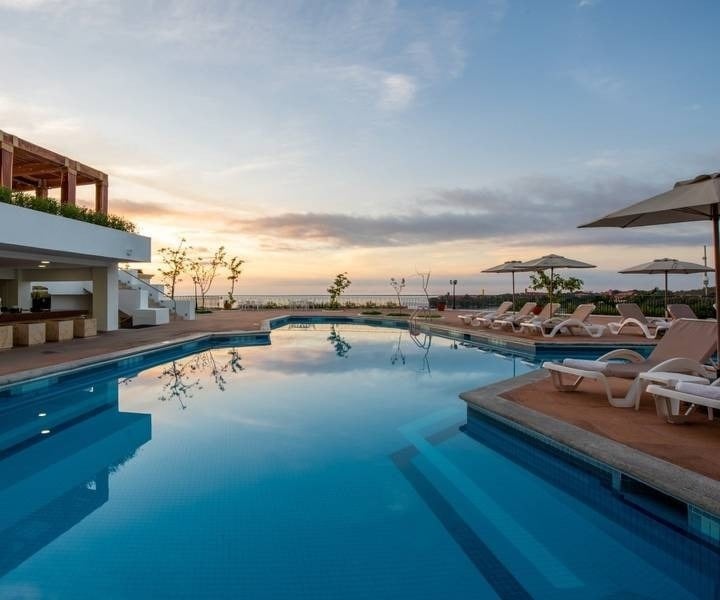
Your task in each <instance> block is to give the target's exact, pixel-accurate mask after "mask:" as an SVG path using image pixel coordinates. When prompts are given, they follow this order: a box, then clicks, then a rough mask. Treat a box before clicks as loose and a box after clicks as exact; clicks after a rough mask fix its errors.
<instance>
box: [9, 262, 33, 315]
mask: <svg viewBox="0 0 720 600" xmlns="http://www.w3.org/2000/svg"><path fill="white" fill-rule="evenodd" d="M5 290H6V293H7V296H6V297H5V298H3V300H2V303H3V305H4V306H10V307H13V306H19V307H20V308H22V309H23V310H30V308H31V307H32V296H31V294H32V281H25V280H23V271H22V270H21V269H18V270H17V271H16V272H15V279H11V280H10V281H8V282H7V284H6V286H5Z"/></svg>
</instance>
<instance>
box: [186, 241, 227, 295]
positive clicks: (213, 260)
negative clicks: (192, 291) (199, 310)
mask: <svg viewBox="0 0 720 600" xmlns="http://www.w3.org/2000/svg"><path fill="white" fill-rule="evenodd" d="M225 254H226V253H225V246H220V247H219V248H218V249H217V250H216V251H215V254H213V255H212V256H211V257H210V258H202V257H199V256H198V257H195V258H193V259H191V260H190V272H191V273H192V281H193V284H194V285H195V286H196V288H197V289H199V290H200V299H201V302H202V307H203V308H205V296H207V293H208V292H209V291H210V287H211V286H212V283H213V280H214V279H215V275H216V274H217V270H218V268H219V267H220V266H222V265H223V264H225Z"/></svg>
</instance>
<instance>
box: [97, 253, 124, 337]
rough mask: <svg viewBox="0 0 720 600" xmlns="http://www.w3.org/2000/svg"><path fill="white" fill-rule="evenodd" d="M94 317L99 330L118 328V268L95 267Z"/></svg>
mask: <svg viewBox="0 0 720 600" xmlns="http://www.w3.org/2000/svg"><path fill="white" fill-rule="evenodd" d="M92 281H93V317H95V318H96V319H97V326H98V331H115V330H116V329H117V328H118V296H119V291H118V268H117V263H115V264H113V265H111V266H109V267H93V269H92Z"/></svg>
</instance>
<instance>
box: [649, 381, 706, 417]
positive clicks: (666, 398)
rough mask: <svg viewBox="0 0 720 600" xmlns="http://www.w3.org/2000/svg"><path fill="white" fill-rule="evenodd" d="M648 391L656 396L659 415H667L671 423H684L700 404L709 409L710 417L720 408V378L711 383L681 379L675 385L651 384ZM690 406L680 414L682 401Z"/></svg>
mask: <svg viewBox="0 0 720 600" xmlns="http://www.w3.org/2000/svg"><path fill="white" fill-rule="evenodd" d="M647 391H648V393H650V394H652V395H653V397H654V398H655V407H656V408H657V411H658V415H660V416H662V417H665V418H666V419H667V421H668V422H669V423H683V422H685V420H686V418H687V417H688V416H689V415H690V414H691V413H692V412H694V411H695V409H696V408H697V407H698V406H704V407H706V408H707V409H708V418H709V419H712V418H713V417H714V415H713V410H714V409H716V408H718V409H720V379H716V380H715V381H713V382H712V383H711V384H710V385H702V384H699V383H688V382H686V381H679V382H677V384H676V385H675V387H674V388H673V387H665V386H662V385H649V386H648V388H647ZM681 402H685V403H687V404H689V405H690V406H689V407H688V408H687V410H685V412H684V413H682V414H680V403H681Z"/></svg>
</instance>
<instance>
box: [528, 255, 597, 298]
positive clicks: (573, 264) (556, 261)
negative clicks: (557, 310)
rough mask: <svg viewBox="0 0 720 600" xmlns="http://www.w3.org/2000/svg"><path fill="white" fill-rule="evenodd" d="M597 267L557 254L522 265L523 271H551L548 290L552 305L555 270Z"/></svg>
mask: <svg viewBox="0 0 720 600" xmlns="http://www.w3.org/2000/svg"><path fill="white" fill-rule="evenodd" d="M594 268H595V265H591V264H588V263H585V262H582V261H579V260H573V259H572V258H565V257H564V256H558V255H557V254H547V255H546V256H541V257H540V258H535V259H533V260H529V261H527V262H524V263H522V270H523V271H547V270H548V269H550V287H549V289H548V292H549V296H550V303H551V304H552V301H553V284H554V281H553V279H554V275H555V269H594Z"/></svg>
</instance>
